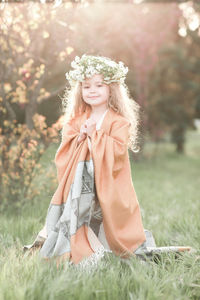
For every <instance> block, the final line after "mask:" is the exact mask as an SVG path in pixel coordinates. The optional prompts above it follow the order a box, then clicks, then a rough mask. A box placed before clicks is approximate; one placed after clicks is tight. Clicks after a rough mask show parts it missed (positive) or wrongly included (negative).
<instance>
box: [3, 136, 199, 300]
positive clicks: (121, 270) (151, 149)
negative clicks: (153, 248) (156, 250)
mask: <svg viewBox="0 0 200 300" xmlns="http://www.w3.org/2000/svg"><path fill="white" fill-rule="evenodd" d="M199 137H200V134H198V133H197V132H188V134H187V141H188V142H187V145H186V153H185V155H179V154H177V153H175V152H174V146H173V145H171V144H170V143H160V144H159V145H158V147H157V149H156V150H155V145H154V144H152V143H151V144H150V143H149V144H147V145H146V147H145V149H144V155H145V158H144V159H143V160H141V161H139V162H133V163H132V175H133V183H134V187H135V190H136V193H137V196H138V200H139V202H140V206H141V212H142V216H143V223H144V227H145V228H146V229H149V230H151V231H152V232H153V235H154V238H155V240H156V244H157V245H158V246H167V245H184V246H187V245H189V246H192V247H193V248H195V249H196V252H195V253H191V254H188V253H186V254H184V255H181V256H179V257H178V258H175V256H174V254H170V255H169V254H168V255H163V256H162V257H161V259H160V261H159V262H157V263H155V262H153V261H148V262H147V263H143V262H142V261H140V260H139V259H137V258H132V259H130V260H126V261H124V260H120V258H118V257H116V256H114V255H107V256H106V257H105V258H104V259H102V261H101V262H100V263H99V266H98V268H97V267H93V268H92V269H91V268H90V269H84V270H82V269H81V268H80V267H78V266H76V267H75V266H67V265H66V267H65V268H63V269H57V268H56V265H55V263H54V262H53V261H52V262H51V263H46V262H44V261H41V260H40V259H39V258H38V257H37V255H36V256H28V255H27V254H25V255H24V253H23V252H22V246H23V244H28V243H31V242H32V241H33V240H34V238H35V236H36V234H37V233H38V231H39V230H40V229H41V228H42V226H43V224H44V220H45V216H46V212H47V207H48V205H49V201H50V199H51V196H52V194H53V191H54V189H55V186H53V187H52V186H49V187H48V182H46V178H36V183H38V187H39V188H40V186H41V185H42V184H44V185H45V186H46V191H44V192H43V193H41V195H40V197H38V198H37V199H35V201H34V202H33V203H28V202H27V203H24V204H23V207H22V208H21V209H20V210H16V211H15V210H13V209H12V208H11V209H10V210H7V211H5V212H4V213H2V214H1V216H0V245H1V247H0V300H4V299H5V300H7V299H9V300H15V299H17V300H18V299H19V300H27V299H28V300H33V299H35V300H40V299H41V300H43V299H48V300H49V299H50V300H51V299H52V300H54V299H55V300H57V299H59V300H61V299H62V300H65V299H81V300H88V299H91V300H93V299H109V300H110V299H113V300H117V299H119V300H124V299H130V300H132V299H180V300H182V299H185V300H186V299H200V251H199V245H200V222H199V219H200V218H199V213H200V192H199V187H200V176H199V170H200V139H199ZM55 151H56V146H55V145H54V146H53V147H51V148H49V149H48V151H47V152H46V153H45V156H44V157H43V159H42V165H43V167H44V168H46V169H47V171H48V170H49V169H50V168H55V167H54V165H53V162H52V160H53V158H54V154H55Z"/></svg>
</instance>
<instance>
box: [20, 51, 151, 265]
mask: <svg viewBox="0 0 200 300" xmlns="http://www.w3.org/2000/svg"><path fill="white" fill-rule="evenodd" d="M71 66H72V67H73V70H71V71H70V72H69V73H66V78H67V79H68V80H69V82H70V85H71V88H70V89H69V90H67V91H66V94H65V97H64V106H65V124H64V126H63V129H62V141H61V144H60V146H59V148H58V150H57V153H56V155H55V164H56V168H57V179H58V187H57V189H56V191H55V193H54V195H53V197H52V200H51V203H50V206H49V208H48V212H47V217H46V222H45V226H44V228H43V229H42V230H41V231H40V232H39V234H38V236H37V238H36V240H35V242H34V243H33V244H32V245H30V246H25V248H26V249H27V248H28V249H30V248H32V247H36V246H38V245H39V246H42V247H41V249H40V252H39V253H40V255H41V257H43V258H46V259H49V258H50V257H56V259H57V261H58V263H60V262H61V261H63V260H64V261H65V260H66V259H67V260H70V261H71V262H73V263H74V264H78V263H79V262H81V261H82V260H83V258H87V257H90V256H91V255H93V254H94V253H97V252H98V251H100V250H102V249H103V251H112V252H113V253H115V254H116V255H118V256H121V257H124V258H127V257H130V256H131V255H135V253H136V250H137V249H139V248H140V249H141V245H144V243H145V240H146V236H145V232H144V228H143V225H142V220H141V214H140V208H139V204H138V200H137V196H136V193H135V190H134V187H133V184H132V179H131V169H130V163H129V157H128V148H130V149H132V150H133V151H136V137H137V124H138V110H139V106H138V105H137V103H136V102H135V101H134V100H132V99H131V98H130V97H129V93H128V89H127V87H126V85H125V83H124V80H125V77H126V74H127V72H128V68H126V67H125V66H124V64H123V63H122V62H119V63H116V62H114V61H112V60H110V59H109V58H106V57H101V56H92V55H83V56H82V57H81V58H79V57H78V56H76V58H75V60H74V61H73V62H72V64H71Z"/></svg>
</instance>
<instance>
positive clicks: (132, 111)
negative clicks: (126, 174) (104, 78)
mask: <svg viewBox="0 0 200 300" xmlns="http://www.w3.org/2000/svg"><path fill="white" fill-rule="evenodd" d="M109 87H110V97H109V100H108V107H110V108H112V109H113V110H114V111H115V112H116V113H118V114H119V115H121V116H123V117H125V118H126V119H127V120H128V121H129V122H130V124H131V126H130V128H129V142H128V147H129V149H131V150H132V151H133V152H138V151H139V149H140V148H139V147H138V145H137V139H138V125H139V112H140V106H139V104H138V103H137V102H135V100H133V99H132V98H131V97H130V92H129V90H128V87H127V86H126V85H125V84H121V83H120V82H112V83H110V84H109ZM62 105H63V110H64V112H65V114H64V122H65V123H66V122H68V121H69V120H71V119H73V118H75V117H76V116H78V115H81V114H82V113H83V112H85V111H86V109H87V107H88V104H86V103H85V102H84V101H83V98H82V90H81V82H79V81H77V82H76V84H75V86H74V87H71V88H67V87H66V89H65V93H64V96H63V98H62Z"/></svg>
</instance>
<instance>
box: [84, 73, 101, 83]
mask: <svg viewBox="0 0 200 300" xmlns="http://www.w3.org/2000/svg"><path fill="white" fill-rule="evenodd" d="M102 80H103V76H102V75H101V74H95V75H93V76H92V77H89V78H86V79H85V80H84V81H83V83H90V82H99V81H102Z"/></svg>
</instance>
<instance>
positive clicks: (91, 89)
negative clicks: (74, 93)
mask: <svg viewBox="0 0 200 300" xmlns="http://www.w3.org/2000/svg"><path fill="white" fill-rule="evenodd" d="M102 80H103V76H102V75H101V74H95V75H93V76H92V77H90V78H87V79H86V80H84V81H83V82H82V87H81V90H82V97H83V100H84V101H85V102H86V103H87V104H89V105H90V106H91V107H92V106H105V107H106V106H107V103H108V99H109V95H110V89H109V85H107V84H105V83H103V82H102Z"/></svg>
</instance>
